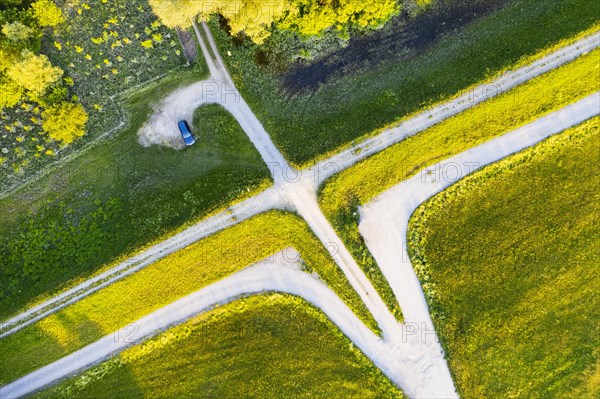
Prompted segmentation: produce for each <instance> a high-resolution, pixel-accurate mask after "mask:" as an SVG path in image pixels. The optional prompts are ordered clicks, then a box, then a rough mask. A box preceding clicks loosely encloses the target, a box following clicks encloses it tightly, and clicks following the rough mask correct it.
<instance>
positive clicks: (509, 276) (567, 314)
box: [409, 117, 600, 399]
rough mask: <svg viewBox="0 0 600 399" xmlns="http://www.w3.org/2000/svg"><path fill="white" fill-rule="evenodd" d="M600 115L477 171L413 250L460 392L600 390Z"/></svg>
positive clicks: (429, 222) (445, 197)
mask: <svg viewBox="0 0 600 399" xmlns="http://www.w3.org/2000/svg"><path fill="white" fill-rule="evenodd" d="M599 124H600V118H598V117H596V118H594V119H592V120H590V121H587V122H585V123H584V124H582V125H580V126H578V127H576V128H572V129H569V130H567V131H565V132H563V133H561V134H559V135H556V136H553V137H551V138H550V139H548V140H546V141H544V142H542V143H540V144H538V145H537V146H535V147H533V148H531V149H527V150H525V151H523V152H521V153H519V154H516V155H513V156H511V157H509V158H507V159H505V160H503V161H501V162H499V163H497V164H494V165H492V166H489V167H487V168H485V169H484V170H482V171H479V172H476V173H475V174H473V175H471V176H468V177H467V178H465V179H464V180H462V181H460V182H459V183H457V184H456V185H454V186H452V187H450V189H448V190H446V191H444V192H443V193H441V194H439V195H437V196H435V197H434V198H432V199H431V200H429V201H428V202H426V203H425V204H423V205H422V206H421V207H420V208H419V209H418V210H417V211H416V212H415V214H414V215H413V218H412V220H411V222H410V230H409V248H410V253H411V258H412V260H413V264H414V265H415V269H416V270H417V273H418V274H419V277H420V279H421V281H422V282H428V283H427V284H425V286H424V288H425V289H426V293H427V297H428V300H429V303H430V306H431V308H432V309H433V317H434V322H435V325H436V329H437V331H438V333H439V336H440V338H441V340H442V342H443V344H444V346H445V348H446V353H447V354H448V357H449V365H450V369H451V371H452V373H453V374H454V377H455V378H454V380H455V382H456V385H457V388H458V389H459V391H460V392H459V393H460V395H461V397H463V398H482V397H485V398H492V397H493V398H499V397H501V398H573V399H580V398H595V397H598V395H599V394H600V385H598V379H599V378H600V369H599V368H598V362H599V361H600V353H599V352H598V348H599V347H600V336H599V335H598V331H597V328H596V327H597V325H596V323H597V320H598V319H599V318H600V303H599V301H598V295H597V288H598V285H599V284H600V280H599V278H598V274H597V273H596V272H595V268H596V267H597V265H598V261H599V258H598V248H599V247H600V229H599V228H598V223H597V222H598V221H597V215H598V214H599V213H600V201H599V197H598V192H599V190H600V176H599V175H598V173H597V160H598V159H599V158H600V147H599V146H598V139H599V138H600V129H599Z"/></svg>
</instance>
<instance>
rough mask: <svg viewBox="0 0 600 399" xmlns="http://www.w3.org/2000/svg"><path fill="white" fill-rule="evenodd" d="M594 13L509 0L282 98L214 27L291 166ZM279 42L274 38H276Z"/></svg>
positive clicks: (590, 8) (583, 4) (575, 29)
mask: <svg viewBox="0 0 600 399" xmlns="http://www.w3.org/2000/svg"><path fill="white" fill-rule="evenodd" d="M599 19H600V8H598V7H596V5H595V2H594V1H593V0H516V1H514V2H513V3H512V4H511V5H509V6H507V7H505V8H502V9H500V10H499V11H497V12H495V13H493V14H492V15H490V16H487V17H484V18H482V19H480V20H479V21H476V22H474V23H472V24H471V25H468V26H467V27H465V28H464V29H462V30H461V31H459V32H457V33H456V34H452V35H449V36H447V37H445V38H443V39H441V40H440V41H439V42H438V43H437V44H436V45H435V46H434V47H433V48H431V49H429V50H427V51H425V52H423V53H421V54H419V55H416V56H414V57H412V58H410V59H408V60H404V61H402V62H397V63H388V64H386V65H383V66H381V67H376V68H371V69H369V70H367V71H364V72H357V73H351V74H349V75H347V76H346V77H343V78H341V79H337V80H334V81H331V82H330V83H328V84H326V85H323V86H321V87H320V88H319V90H317V91H316V92H314V93H309V94H299V95H296V96H293V97H289V96H287V95H285V93H282V92H281V91H280V82H279V80H278V77H277V76H275V75H274V74H272V73H268V72H267V71H266V70H265V69H263V68H261V67H260V66H258V65H257V64H256V62H255V58H256V57H257V52H258V51H259V50H260V51H263V52H265V51H266V52H267V53H268V49H259V48H257V47H255V46H253V45H250V44H248V43H245V42H244V44H243V45H235V44H234V41H233V40H232V39H231V38H229V37H228V36H227V35H226V34H225V33H224V32H223V31H221V30H219V29H218V28H217V25H216V24H215V25H214V26H213V31H214V32H215V34H216V36H217V38H218V42H219V46H220V47H221V52H222V54H226V53H227V51H231V52H232V53H233V54H234V56H233V57H225V62H227V63H228V67H229V69H230V72H231V75H232V77H233V79H234V81H235V82H236V84H237V85H238V88H239V89H240V91H241V92H242V94H243V95H244V97H245V98H246V100H247V101H248V102H249V104H250V105H251V107H252V109H253V110H254V111H255V112H256V113H257V115H258V117H259V119H260V120H261V121H262V123H263V124H264V126H265V128H266V130H267V131H268V132H269V134H271V135H272V137H273V140H274V142H275V144H276V145H277V146H278V147H279V148H280V150H281V151H282V152H283V154H284V155H285V156H286V157H287V159H289V160H290V161H291V162H292V163H294V164H295V165H306V164H310V163H311V162H313V161H314V160H315V159H316V158H318V157H320V156H323V155H324V154H327V153H330V152H332V151H334V150H336V149H337V148H338V147H340V146H343V145H346V144H348V143H350V142H351V141H352V140H355V139H358V138H360V137H361V136H364V135H367V134H371V133H372V132H373V131H375V130H377V129H379V128H381V127H383V126H387V125H389V124H390V123H393V122H395V121H397V120H398V119H399V118H401V117H403V116H406V115H408V114H410V113H413V112H415V111H417V110H418V109H420V108H422V107H423V106H424V105H428V104H431V103H433V102H437V101H440V100H443V99H447V98H449V97H451V96H453V95H454V94H455V93H457V92H459V91H461V90H463V89H465V88H467V87H469V86H471V85H473V84H476V83H478V82H481V81H483V80H485V79H487V78H489V77H490V76H493V75H495V74H497V73H498V72H499V71H502V70H505V69H507V68H512V67H514V65H515V64H518V63H519V62H520V60H522V59H523V58H526V57H528V56H531V55H534V54H536V53H539V52H540V51H542V50H544V49H545V48H547V47H552V46H553V45H554V44H555V43H556V42H559V41H561V40H563V39H567V38H570V37H573V36H577V35H579V34H580V33H581V32H582V31H584V30H586V29H589V28H591V27H592V26H594V25H595V24H597V21H598V20H599ZM279 45H281V44H279Z"/></svg>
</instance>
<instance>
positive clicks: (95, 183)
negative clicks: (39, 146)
mask: <svg viewBox="0 0 600 399" xmlns="http://www.w3.org/2000/svg"><path fill="white" fill-rule="evenodd" d="M198 78H199V77H198V75H197V74H196V73H181V74H175V75H171V76H170V77H169V78H167V79H166V80H164V81H161V82H159V83H156V84H154V85H152V86H151V87H148V88H146V89H145V90H143V91H139V92H137V93H136V94H135V95H134V96H132V97H130V98H129V99H128V101H127V109H128V110H129V113H130V114H131V116H132V120H131V124H130V126H129V128H128V129H125V130H123V131H122V132H120V133H118V134H116V135H115V136H112V137H109V138H107V139H105V140H103V141H102V142H100V143H98V144H97V145H95V146H94V147H93V148H92V149H91V150H89V151H86V152H84V153H82V154H81V155H79V156H78V157H76V158H74V159H72V160H71V161H69V162H66V163H63V164H61V165H60V166H59V167H58V168H56V169H55V170H54V171H53V173H51V174H49V175H48V176H47V177H46V178H44V179H41V180H39V181H37V182H36V183H35V184H29V185H27V186H25V187H24V188H22V189H20V190H19V191H17V192H16V193H15V194H13V195H11V196H9V197H6V198H3V199H1V200H0V226H1V227H0V257H2V259H4V261H3V263H2V268H1V273H2V279H1V281H0V287H1V289H0V316H7V315H9V314H11V313H13V312H15V311H17V310H18V309H20V308H22V307H24V306H25V305H27V304H28V303H31V302H32V301H34V300H35V299H36V298H37V297H38V296H39V295H42V294H44V293H46V294H51V293H53V292H56V290H60V287H61V286H62V285H63V284H65V283H67V282H69V281H70V280H72V279H74V278H83V277H85V276H89V275H90V274H92V273H94V272H95V271H96V270H98V269H99V268H101V267H103V266H104V265H106V264H110V263H111V262H113V261H115V260H116V259H117V258H118V257H120V256H122V255H123V254H127V253H133V252H136V251H137V250H139V249H140V248H142V247H144V246H147V245H148V244H150V243H152V242H155V241H156V240H159V239H161V238H162V237H164V236H165V235H169V234H172V233H173V231H176V230H178V229H180V228H182V227H183V226H186V225H187V224H189V223H192V222H193V221H194V220H197V219H199V218H201V217H202V216H205V215H207V214H209V213H211V212H213V211H215V210H216V209H221V208H223V206H224V204H227V203H231V202H233V201H235V200H237V199H239V198H241V197H246V196H249V195H252V194H253V193H254V192H255V191H256V190H260V189H264V187H265V186H266V185H269V184H270V177H269V171H268V169H267V167H266V165H264V163H263V162H262V159H261V158H260V155H259V154H258V152H257V151H256V150H255V148H254V147H253V145H252V143H251V142H250V140H249V139H248V138H247V136H246V134H245V133H244V132H243V130H242V129H241V127H240V126H239V125H238V123H237V121H236V120H235V119H234V118H233V117H232V116H231V115H230V114H229V113H228V112H227V111H225V110H224V109H222V108H219V107H217V106H205V107H202V108H200V109H199V110H198V111H197V112H196V121H197V122H198V123H197V126H195V127H194V129H195V131H196V134H197V138H198V142H197V144H196V145H195V146H193V147H190V148H187V149H185V150H184V151H175V150H173V149H170V148H163V147H158V146H153V147H150V148H143V147H142V146H141V145H140V144H139V143H138V141H137V134H136V133H137V130H138V129H139V127H140V126H141V125H142V124H143V123H144V122H145V121H146V118H147V117H148V116H149V115H150V112H151V102H152V101H154V99H157V98H161V97H162V96H164V95H165V94H166V93H168V92H170V91H172V90H173V89H174V88H176V87H178V86H180V85H181V84H184V83H185V82H186V81H188V82H189V81H196V80H197V79H198Z"/></svg>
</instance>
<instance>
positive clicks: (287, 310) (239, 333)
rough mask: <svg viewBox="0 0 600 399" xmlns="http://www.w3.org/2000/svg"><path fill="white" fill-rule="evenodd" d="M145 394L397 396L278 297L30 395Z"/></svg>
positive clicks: (205, 318) (332, 329) (327, 324)
mask: <svg viewBox="0 0 600 399" xmlns="http://www.w3.org/2000/svg"><path fill="white" fill-rule="evenodd" d="M267 348H268V350H267ZM148 396H152V397H169V398H173V397H196V398H219V399H221V398H223V399H225V398H232V399H233V398H236V399H237V398H239V397H241V396H243V397H253V398H282V399H283V398H286V399H287V398H332V397H343V398H357V399H358V398H360V399H369V398H373V399H375V398H404V396H403V395H402V393H401V392H400V391H399V390H398V388H396V387H395V386H394V385H393V384H392V383H391V382H390V381H389V380H388V379H387V378H386V377H385V376H384V375H383V374H382V373H381V371H380V370H378V369H377V368H376V367H375V366H374V365H373V364H372V363H371V362H370V360H369V359H368V358H367V357H366V356H365V355H363V354H362V353H361V352H360V351H359V350H358V349H356V348H355V347H354V346H353V345H352V343H351V342H350V341H349V340H348V339H347V338H346V337H345V336H344V335H343V334H342V333H341V332H340V331H339V330H338V329H337V328H336V326H335V325H333V324H332V323H331V321H329V320H328V319H327V317H326V316H325V315H324V314H323V313H321V312H320V311H319V310H317V309H316V308H313V307H312V306H310V305H309V304H307V303H306V302H304V301H303V300H301V299H299V298H296V297H290V296H283V295H279V294H273V295H268V296H256V297H251V298H246V299H243V300H239V301H236V302H234V303H232V304H229V305H225V306H223V307H221V308H218V309H216V310H213V311H211V312H209V313H205V314H202V315H200V316H198V317H196V318H194V319H193V320H191V321H189V322H187V323H185V324H184V325H181V326H177V327H175V328H172V329H170V330H169V331H167V332H165V333H163V334H161V335H159V336H157V337H155V338H153V339H151V340H149V341H147V342H145V343H143V344H141V345H138V346H135V347H132V348H130V349H128V350H126V351H125V352H123V353H122V354H120V355H119V356H118V357H116V358H113V359H111V360H108V361H107V362H105V363H102V364H100V365H98V366H96V367H94V368H93V369H91V370H89V371H87V372H85V373H84V374H83V375H82V376H79V377H75V378H73V379H71V380H67V381H65V382H63V383H61V384H60V385H58V386H56V387H54V388H51V389H49V390H47V391H45V392H42V393H40V394H38V395H37V396H36V397H38V398H73V397H76V398H77V397H81V398H83V397H93V398H114V397H128V398H133V397H148Z"/></svg>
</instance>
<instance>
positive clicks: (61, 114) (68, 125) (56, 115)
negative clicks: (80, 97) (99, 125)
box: [42, 102, 88, 144]
mask: <svg viewBox="0 0 600 399" xmlns="http://www.w3.org/2000/svg"><path fill="white" fill-rule="evenodd" d="M87 121H88V114H87V112H85V109H84V108H83V106H82V105H81V104H73V103H69V102H63V103H61V104H59V105H56V106H53V107H50V108H48V109H46V110H45V111H44V112H43V113H42V127H43V128H44V130H45V131H46V133H48V136H50V138H52V139H53V140H56V141H60V142H61V143H63V144H69V143H71V142H73V141H74V140H75V139H77V138H78V137H81V136H83V135H84V134H85V124H86V123H87Z"/></svg>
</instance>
